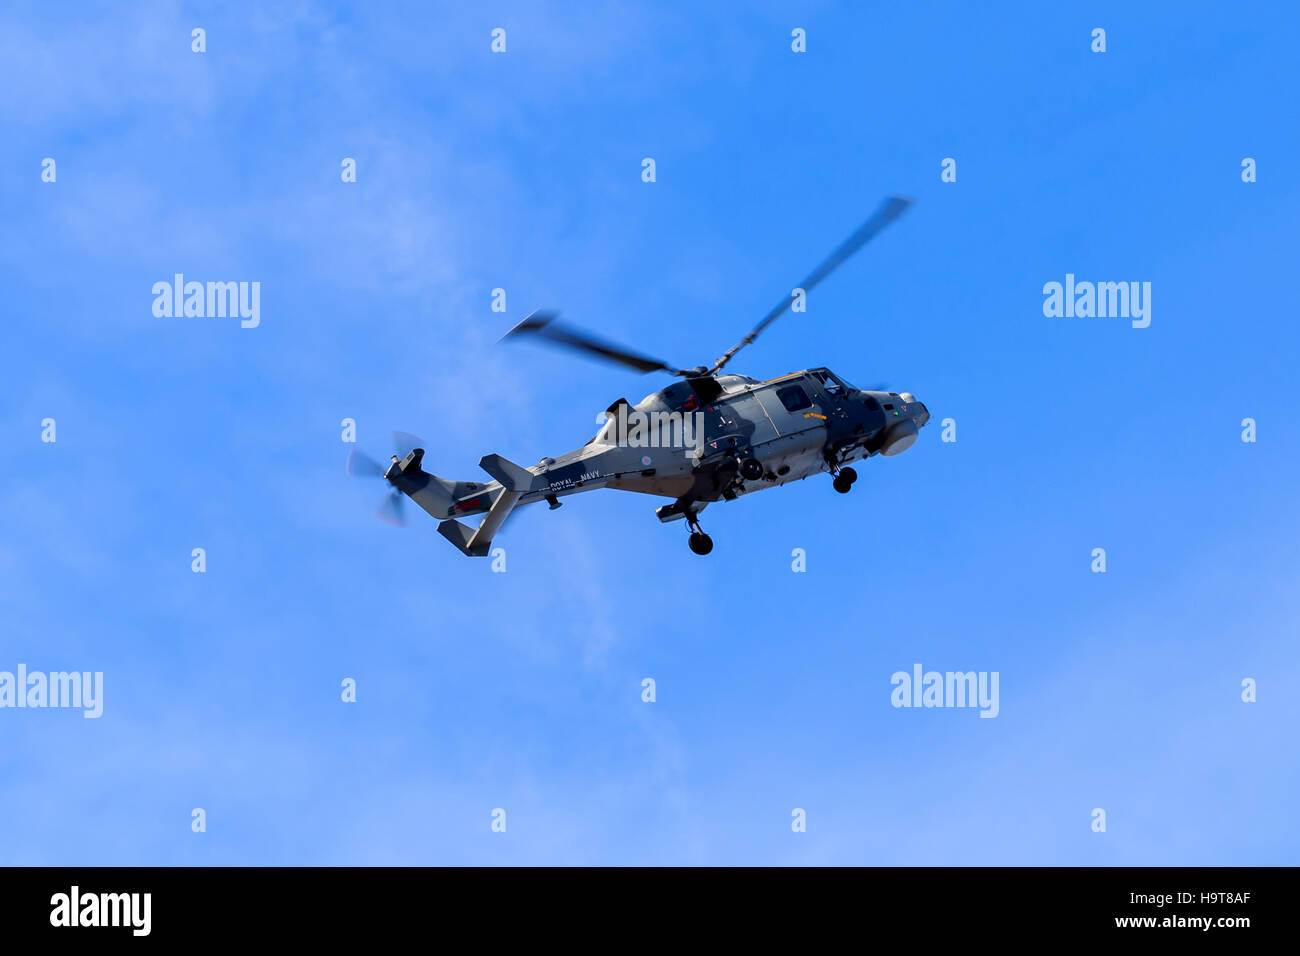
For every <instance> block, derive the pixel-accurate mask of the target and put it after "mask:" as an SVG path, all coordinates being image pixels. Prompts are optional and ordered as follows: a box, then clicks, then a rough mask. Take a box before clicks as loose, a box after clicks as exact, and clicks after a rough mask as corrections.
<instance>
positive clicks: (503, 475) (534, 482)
mask: <svg viewBox="0 0 1300 956" xmlns="http://www.w3.org/2000/svg"><path fill="white" fill-rule="evenodd" d="M478 466H479V467H480V468H482V469H483V470H484V471H486V472H487V473H488V474H489V475H491V476H492V477H493V478H495V479H496V480H497V481H499V482H501V487H503V488H505V489H506V490H507V491H519V492H524V491H536V490H539V489H540V488H541V487H542V484H543V482H542V480H541V479H539V478H538V477H537V476H536V475H534V474H533V473H532V472H531V471H529V470H528V469H527V468H521V467H519V466H518V465H516V464H515V463H514V462H513V461H510V460H508V459H506V458H502V457H501V456H500V455H484V456H483V457H482V458H481V459H479V463H478Z"/></svg>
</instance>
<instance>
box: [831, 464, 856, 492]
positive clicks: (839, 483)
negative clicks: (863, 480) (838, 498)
mask: <svg viewBox="0 0 1300 956" xmlns="http://www.w3.org/2000/svg"><path fill="white" fill-rule="evenodd" d="M857 480H858V473H857V472H856V471H854V470H853V469H852V468H841V469H839V470H838V471H836V472H835V480H834V481H833V482H832V483H831V485H832V487H834V489H835V490H836V491H838V492H839V493H840V494H842V495H847V494H848V493H849V489H850V488H852V487H853V483H854V482H855V481H857Z"/></svg>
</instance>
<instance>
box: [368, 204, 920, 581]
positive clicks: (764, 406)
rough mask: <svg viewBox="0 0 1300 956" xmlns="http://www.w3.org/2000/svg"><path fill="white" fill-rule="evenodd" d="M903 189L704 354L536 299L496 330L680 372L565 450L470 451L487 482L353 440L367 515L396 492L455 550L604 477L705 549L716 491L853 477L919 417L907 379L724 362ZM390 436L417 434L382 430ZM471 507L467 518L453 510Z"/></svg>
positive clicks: (834, 264) (914, 432) (848, 484)
mask: <svg viewBox="0 0 1300 956" xmlns="http://www.w3.org/2000/svg"><path fill="white" fill-rule="evenodd" d="M911 202H912V200H910V199H908V198H906V197H903V196H891V197H889V198H888V199H886V200H885V201H884V203H882V205H881V206H880V208H879V209H877V210H876V212H875V213H873V214H872V215H871V216H870V217H869V218H868V219H867V220H866V221H865V222H863V223H862V225H861V226H859V227H858V228H857V229H856V230H855V231H854V232H853V233H852V234H851V235H850V236H849V237H848V238H847V239H846V240H845V241H844V242H843V243H841V244H840V245H839V246H838V247H837V248H836V249H835V250H834V251H833V252H831V254H830V255H829V256H827V257H826V259H825V260H824V261H823V262H822V263H821V264H820V265H819V266H818V267H817V268H816V269H815V270H813V272H812V273H811V274H810V275H809V276H808V277H807V278H806V279H805V280H804V281H803V282H802V283H801V284H800V285H799V286H797V287H796V288H795V289H794V290H793V291H792V292H791V293H790V295H788V296H787V297H786V298H785V299H784V300H783V301H782V302H780V303H779V304H778V305H777V306H775V307H774V308H773V309H772V310H771V311H769V312H768V313H767V315H765V316H764V317H763V319H762V320H761V321H760V322H759V323H758V324H757V325H756V326H755V327H754V329H753V331H751V332H750V333H749V334H748V335H746V336H745V337H744V338H743V339H741V340H740V341H739V342H738V343H736V344H735V345H733V346H732V347H731V348H730V349H728V350H727V351H726V352H724V353H723V354H722V356H721V357H719V358H718V359H717V360H715V361H714V362H713V364H712V365H707V366H705V365H697V366H694V367H691V368H676V367H674V366H672V365H670V364H668V363H665V362H663V361H660V360H659V359H655V358H650V357H648V356H645V355H642V354H639V353H637V352H633V351H630V350H628V349H625V348H622V347H621V346H618V345H614V344H612V343H609V342H607V341H604V340H602V339H599V338H597V337H595V336H592V335H590V334H588V333H587V332H585V331H583V330H581V329H578V328H576V327H573V326H570V325H567V324H564V323H561V322H560V321H558V313H556V312H553V311H549V310H539V311H536V312H533V313H532V314H530V315H529V316H527V317H526V318H525V319H524V320H523V321H522V322H520V323H519V324H518V325H516V326H515V327H514V328H512V329H511V330H510V331H509V332H507V333H506V334H505V335H504V336H503V337H502V339H501V341H502V342H506V341H512V340H520V339H533V340H537V341H540V342H543V343H546V344H550V345H555V346H560V347H563V348H567V349H570V350H574V351H578V352H581V353H584V354H586V355H588V356H593V357H596V358H599V359H602V360H604V361H607V362H611V363H614V364H616V365H620V366H623V367H625V368H631V369H634V370H636V371H639V372H642V373H647V372H668V373H670V374H672V375H674V376H676V377H677V378H679V379H680V381H677V382H674V383H673V384H671V385H669V386H667V387H666V388H662V389H660V390H659V391H657V392H654V393H652V394H650V395H648V396H646V397H645V398H644V399H642V400H641V401H640V402H638V403H636V405H632V404H631V403H630V402H628V401H627V399H625V398H620V399H619V400H618V401H616V402H614V403H613V404H612V405H610V406H609V407H608V408H607V409H606V411H605V422H604V424H603V425H602V426H601V429H600V431H599V432H597V434H596V435H595V437H593V438H592V439H591V440H589V441H588V442H587V443H586V444H584V445H583V446H581V447H580V448H577V449H574V450H573V451H570V452H566V453H564V454H562V455H558V456H556V457H554V458H550V457H548V458H543V459H542V460H541V461H539V462H538V463H537V464H536V465H534V466H533V467H531V468H525V467H523V466H520V465H517V464H515V463H514V462H512V461H509V460H508V459H506V458H503V457H502V456H500V455H496V454H491V455H485V456H483V458H482V459H481V460H480V461H479V467H480V468H482V469H483V470H484V471H485V472H486V473H487V474H488V476H489V477H490V478H491V479H492V480H491V481H489V482H476V481H450V480H447V479H444V478H439V477H437V476H436V475H432V474H429V473H428V472H426V471H424V469H423V462H424V453H425V452H424V449H423V448H422V447H414V448H411V450H410V451H407V452H406V453H405V454H404V455H397V454H394V455H393V456H392V457H391V460H390V462H389V464H388V465H386V466H384V465H380V464H379V463H378V462H376V461H374V460H373V459H371V458H369V457H368V456H366V455H364V454H363V453H362V452H360V451H357V450H355V449H354V450H353V451H352V453H351V455H350V456H349V459H348V471H349V473H350V474H353V475H361V476H372V477H381V478H383V479H384V480H385V481H386V482H387V483H388V485H389V486H390V492H389V497H388V498H386V499H385V502H384V504H383V506H381V509H380V512H379V514H380V517H383V518H385V519H387V520H389V521H392V522H393V523H397V524H404V523H405V522H404V519H403V515H402V504H403V502H404V500H405V499H406V498H410V499H412V500H413V501H414V502H415V503H416V504H417V505H419V506H420V507H421V508H422V509H423V510H425V511H426V512H428V513H429V514H430V515H432V516H433V517H434V518H436V519H438V521H439V524H438V532H439V533H440V534H441V535H442V536H443V537H445V538H446V539H447V540H448V541H450V542H451V543H452V544H453V545H455V546H456V547H457V548H458V549H459V550H460V551H461V552H462V553H463V554H466V555H469V556H471V557H484V556H487V555H488V554H489V553H490V551H491V544H492V539H493V537H494V536H495V535H496V534H497V532H498V531H499V530H500V529H501V527H502V525H503V524H504V523H505V521H506V519H507V518H509V517H510V515H511V513H512V512H513V511H514V509H516V508H518V507H520V506H522V505H526V504H532V503H535V502H541V501H545V502H547V504H548V505H549V506H550V509H551V510H555V509H556V508H559V507H560V505H561V502H560V499H561V498H563V497H566V496H568V495H573V494H578V493H580V492H587V491H594V490H596V489H598V488H614V489H617V490H621V491H632V492H639V493H641V494H647V495H653V496H657V497H661V498H668V499H671V503H669V504H666V505H663V506H661V507H659V508H657V509H656V510H655V515H656V517H658V519H659V520H660V521H661V522H671V521H683V522H685V525H686V528H687V529H688V530H689V536H688V539H687V543H688V545H689V547H690V549H691V551H693V552H694V553H695V554H699V555H704V554H708V553H709V552H711V551H712V550H713V539H712V538H710V537H709V535H707V534H705V533H704V530H703V528H701V527H700V513H701V512H702V511H703V510H704V509H705V508H706V507H707V506H708V505H709V504H712V503H714V502H717V501H733V500H735V499H737V498H740V497H742V496H744V495H747V494H753V493H754V492H757V491H764V490H766V489H768V488H776V487H780V486H781V485H785V484H789V483H790V482H792V481H797V480H800V479H803V478H808V477H810V476H812V475H815V474H821V473H824V472H829V473H830V474H831V475H832V477H833V481H832V486H833V487H834V489H835V490H836V491H837V492H839V493H841V494H846V493H848V492H849V490H850V489H851V488H852V487H853V484H854V482H855V481H857V478H858V474H857V471H856V470H855V469H854V468H853V467H852V466H851V465H850V463H851V462H856V461H861V460H865V459H867V458H870V457H872V456H874V455H881V456H884V457H890V456H893V455H898V454H900V453H901V452H904V451H906V450H907V449H908V448H910V447H911V446H912V444H913V443H915V442H916V440H917V437H918V434H919V431H920V429H921V428H923V427H924V426H925V425H926V423H927V422H928V421H929V420H930V412H929V410H928V409H927V408H926V406H925V405H924V404H922V403H921V402H919V401H917V400H916V398H915V396H913V395H912V394H911V393H910V392H891V391H884V390H880V389H865V390H864V389H859V388H857V387H855V386H854V385H852V384H850V383H849V382H848V381H847V380H846V379H844V378H842V377H840V376H839V375H837V374H835V373H834V372H832V371H831V370H830V369H829V368H825V367H819V368H808V369H804V370H802V371H798V372H791V373H788V374H786V375H782V376H779V377H777V378H773V379H766V380H763V381H758V380H756V379H753V378H750V377H749V376H746V375H738V374H735V373H725V374H724V373H723V369H724V367H725V366H726V365H727V364H728V363H729V362H730V361H731V360H732V358H734V357H735V355H736V353H737V352H739V351H740V350H741V349H743V348H744V347H745V346H746V345H749V344H750V343H751V342H753V341H754V340H755V339H756V338H757V337H758V336H759V335H760V334H761V333H762V332H763V330H764V329H766V328H767V327H768V326H769V325H771V324H772V323H773V322H774V321H776V320H777V319H778V318H780V317H781V316H782V315H783V314H784V313H785V312H787V311H789V310H791V308H792V306H794V305H795V303H796V302H801V301H802V300H803V298H804V297H806V296H807V295H808V294H809V293H810V292H811V291H812V289H813V288H814V287H815V286H816V285H818V284H819V283H820V282H821V281H822V280H823V279H825V278H826V277H827V276H828V275H830V274H831V273H832V272H833V271H834V270H835V269H836V268H838V267H839V266H840V265H842V264H843V263H844V262H845V261H846V260H847V259H848V258H849V257H850V256H852V255H853V254H854V253H856V252H857V251H858V250H859V249H861V248H862V247H863V246H864V245H866V244H867V242H869V241H870V240H871V239H872V238H874V237H875V236H876V235H878V234H879V233H880V232H881V231H882V230H883V229H884V228H885V227H886V226H888V225H889V224H890V223H892V222H893V221H894V220H895V219H897V218H898V217H899V216H900V215H902V214H903V212H905V211H906V210H907V208H908V206H910V205H911ZM394 437H395V440H396V441H397V443H398V446H399V448H398V450H399V451H401V450H402V448H404V447H408V446H409V445H412V444H419V442H418V439H414V438H413V437H412V436H408V435H404V434H402V433H400V432H399V433H395V434H394ZM480 514H481V515H484V516H485V517H484V518H483V520H482V521H481V522H480V523H479V524H478V526H477V527H476V528H471V527H470V526H468V525H466V524H464V523H463V522H462V521H461V520H460V519H461V518H466V517H471V516H475V515H480Z"/></svg>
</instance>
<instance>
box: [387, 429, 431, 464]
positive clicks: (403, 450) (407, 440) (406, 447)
mask: <svg viewBox="0 0 1300 956" xmlns="http://www.w3.org/2000/svg"><path fill="white" fill-rule="evenodd" d="M423 447H424V440H423V439H422V438H420V437H419V436H418V435H412V434H411V433H410V432H393V454H394V455H396V456H397V457H398V458H404V457H406V455H408V454H409V453H410V452H411V451H412V449H415V448H423Z"/></svg>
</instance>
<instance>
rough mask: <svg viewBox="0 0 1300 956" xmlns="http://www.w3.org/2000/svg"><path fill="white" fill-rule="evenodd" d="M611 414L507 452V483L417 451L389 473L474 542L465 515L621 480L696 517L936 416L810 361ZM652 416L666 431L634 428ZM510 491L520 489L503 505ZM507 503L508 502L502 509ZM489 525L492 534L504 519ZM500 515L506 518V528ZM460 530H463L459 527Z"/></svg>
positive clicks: (889, 449)
mask: <svg viewBox="0 0 1300 956" xmlns="http://www.w3.org/2000/svg"><path fill="white" fill-rule="evenodd" d="M606 416H607V421H606V424H605V425H604V426H603V427H602V428H601V430H600V431H599V432H598V433H597V435H596V436H595V437H594V438H592V439H591V440H590V441H588V442H587V443H586V444H585V445H583V446H582V447H581V448H577V449H575V450H573V451H570V452H567V453H565V454H563V455H558V456H556V457H554V458H543V459H542V460H541V461H540V462H539V463H538V464H537V465H534V466H533V467H531V468H527V469H524V468H520V467H519V466H516V465H513V464H512V463H510V462H508V461H506V460H505V459H502V458H500V457H499V456H496V455H490V456H486V457H485V458H484V459H483V461H482V462H481V464H482V466H483V468H484V469H485V470H486V471H488V473H489V474H492V475H493V476H494V477H497V478H498V479H500V480H496V481H491V482H487V483H477V482H451V481H446V480H444V479H440V478H437V477H435V476H433V475H429V474H427V473H425V472H424V471H423V470H422V469H421V468H420V462H421V459H422V456H423V452H422V451H421V450H420V449H416V450H415V451H413V452H411V453H410V454H409V455H407V457H406V459H404V460H402V461H400V462H399V461H397V460H396V458H394V460H393V464H392V465H391V466H390V468H389V469H388V472H387V475H386V477H388V478H389V480H390V481H392V482H393V484H394V485H396V487H397V488H398V489H400V490H401V491H403V492H405V493H406V494H408V495H410V497H411V498H412V499H413V500H415V501H416V503H418V504H419V505H420V507H422V508H423V509H424V510H425V511H427V512H428V513H429V514H430V515H432V516H433V517H435V518H438V519H440V520H442V522H443V524H442V525H440V526H439V530H440V531H442V533H443V534H444V535H445V536H447V537H448V538H450V539H451V540H452V541H453V543H455V544H457V545H458V547H461V550H463V551H466V553H480V552H479V550H470V539H471V537H472V534H470V533H469V531H470V529H468V528H466V527H465V526H463V525H460V526H459V528H453V527H450V526H452V525H458V522H456V521H455V520H454V519H457V518H462V517H468V516H472V515H478V514H483V513H487V512H492V511H494V510H499V511H502V512H503V513H502V515H501V519H500V521H504V518H505V514H506V513H508V512H509V510H510V509H511V508H514V507H518V506H519V505H524V504H529V503H533V502H538V501H548V502H549V503H550V505H551V507H552V508H556V507H559V499H560V498H562V497H565V496H567V495H571V494H576V493H578V492H584V491H592V490H595V489H597V488H614V489H618V490H622V491H632V492H640V493H643V494H649V495H656V496H660V497H664V498H670V499H672V503H671V504H669V505H665V506H664V507H661V508H659V509H657V511H656V514H657V515H658V517H659V519H660V520H661V521H671V520H675V519H681V518H686V519H687V520H688V521H691V522H692V523H693V522H694V516H695V515H697V514H698V513H699V512H700V511H701V510H703V508H704V507H705V506H706V505H707V504H709V503H710V502H714V501H718V500H722V499H726V500H731V499H734V498H737V497H739V496H741V495H744V494H749V493H752V492H755V491H761V490H764V489H766V488H775V487H777V486H779V485H783V484H787V483H789V482H791V481H796V480H799V479H803V478H807V477H809V476H810V475H814V474H819V473H821V472H827V471H830V472H838V470H839V468H840V467H841V466H843V465H847V464H849V463H850V462H854V461H858V460H861V459H864V458H867V457H870V456H872V455H876V454H882V455H892V454H898V453H899V452H901V451H903V450H905V449H906V448H908V447H910V446H911V444H912V443H913V442H914V441H915V440H916V437H917V432H918V430H919V429H920V428H922V427H924V426H925V424H926V423H927V422H928V421H929V419H930V413H929V411H928V410H927V409H926V407H925V405H923V404H922V403H920V402H918V401H916V400H915V398H913V397H912V396H911V395H910V394H908V393H906V392H903V393H895V392H883V391H864V390H861V389H857V388H854V387H853V386H852V385H850V384H849V383H848V382H846V381H845V380H844V379H842V378H840V377H839V376H837V375H835V374H834V373H833V372H831V371H830V370H828V369H825V368H816V369H807V370H805V371H801V372H794V373H791V374H788V375H783V376H781V377H779V378H775V379H770V380H767V381H763V382H760V381H756V380H755V379H752V378H749V377H748V376H745V375H732V374H728V375H718V376H715V377H701V378H687V379H684V380H682V381H679V382H676V383H674V384H672V385H670V386H668V387H667V388H664V389H661V390H660V391H657V392H655V393H653V394H651V395H648V396H646V398H644V399H642V400H641V401H640V402H638V403H637V404H636V405H631V404H630V403H627V402H626V401H625V400H623V399H620V400H619V401H618V402H615V403H614V404H613V405H611V406H610V407H609V409H608V410H607V412H606ZM628 422H633V423H636V422H648V423H651V424H657V425H658V426H661V427H657V428H656V427H650V428H643V429H640V430H638V429H636V428H632V429H629V428H628V427H627V423H628ZM504 495H512V496H514V500H513V501H512V502H509V503H506V502H502V501H501V499H502V497H503V496H504ZM498 503H501V504H502V507H501V508H499V509H494V508H493V506H494V505H497V504H498ZM491 520H492V515H491V514H489V518H488V519H486V520H485V521H484V527H483V528H482V529H481V530H483V531H485V532H486V534H483V535H480V540H481V541H483V542H484V543H486V542H490V540H491V535H492V533H494V532H495V531H496V530H497V527H487V526H488V524H489V522H491ZM499 523H500V522H498V523H497V526H499ZM457 532H459V533H457Z"/></svg>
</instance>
